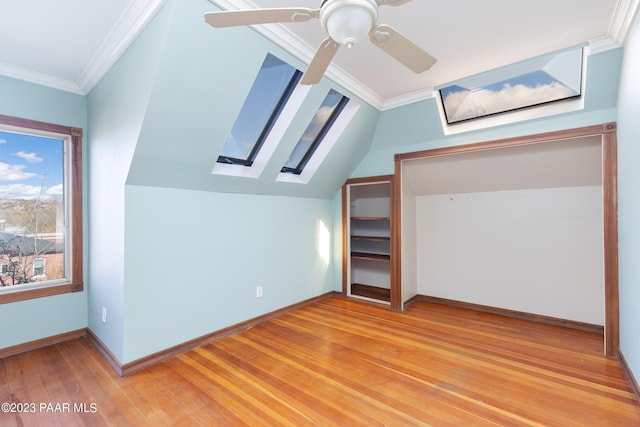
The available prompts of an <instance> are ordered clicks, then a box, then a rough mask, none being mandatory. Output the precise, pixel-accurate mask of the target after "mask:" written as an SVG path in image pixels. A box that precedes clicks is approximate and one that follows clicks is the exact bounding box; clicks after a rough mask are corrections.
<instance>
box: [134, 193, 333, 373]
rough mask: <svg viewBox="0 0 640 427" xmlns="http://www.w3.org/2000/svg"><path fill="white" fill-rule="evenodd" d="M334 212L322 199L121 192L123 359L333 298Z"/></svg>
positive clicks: (326, 201)
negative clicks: (258, 293)
mask: <svg viewBox="0 0 640 427" xmlns="http://www.w3.org/2000/svg"><path fill="white" fill-rule="evenodd" d="M332 212H333V203H332V201H331V200H325V199H311V198H296V197H280V196H260V195H244V194H225V193H215V192H203V191H194V190H182V189H167V188H152V187H146V186H133V185H128V186H127V190H126V239H125V241H126V243H125V253H126V265H125V283H126V286H125V290H124V294H125V309H124V317H125V319H126V323H125V333H124V359H123V360H124V361H125V362H128V361H131V360H135V359H137V358H140V357H142V356H145V355H147V354H150V353H153V352H156V351H160V350H163V349H166V348H168V347H171V346H173V345H176V344H179V343H182V342H184V341H187V340H190V339H192V338H195V337H198V336H202V335H205V334H208V333H210V332H212V331H216V330H219V329H222V328H224V327H227V326H230V325H233V324H236V323H239V322H242V321H244V320H247V319H251V318H253V317H257V316H259V315H262V314H265V313H269V312H272V311H274V310H277V309H279V308H282V307H285V306H287V305H291V304H295V303H297V302H299V301H302V300H305V299H308V298H312V297H315V296H317V295H320V294H323V293H326V292H329V291H331V290H333V289H334V273H333V272H332V267H331V249H332V245H333V239H336V238H337V239H338V240H339V239H340V236H337V237H336V236H333V235H332ZM256 286H262V287H263V290H264V296H263V297H262V298H256Z"/></svg>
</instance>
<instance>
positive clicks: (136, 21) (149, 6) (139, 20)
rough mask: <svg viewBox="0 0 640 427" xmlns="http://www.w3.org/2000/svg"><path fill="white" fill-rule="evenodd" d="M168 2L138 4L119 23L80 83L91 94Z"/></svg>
mask: <svg viewBox="0 0 640 427" xmlns="http://www.w3.org/2000/svg"><path fill="white" fill-rule="evenodd" d="M163 3H164V0H134V1H132V2H131V3H130V4H129V6H128V7H127V9H126V10H125V11H124V12H123V14H122V15H121V16H120V19H118V22H117V23H116V25H115V26H114V27H113V29H112V30H111V32H110V33H109V35H108V36H107V38H106V39H105V40H104V42H103V43H102V45H101V46H100V47H99V48H98V51H97V52H96V54H95V55H94V56H93V58H91V61H89V64H88V65H87V67H86V68H85V69H84V71H83V72H82V74H81V75H80V78H79V79H78V86H79V87H80V89H81V90H82V93H84V94H87V93H89V92H90V91H91V89H93V88H94V86H95V85H96V84H98V82H99V81H100V79H102V77H104V76H105V74H107V73H108V72H109V70H110V69H111V67H113V65H115V63H116V62H117V61H118V59H119V58H120V56H122V54H124V52H125V51H126V50H127V48H128V47H129V46H130V45H131V44H132V43H133V42H134V41H135V39H136V38H137V37H138V36H139V35H140V33H141V32H142V30H143V29H144V28H145V27H146V26H147V24H148V23H149V21H151V19H152V18H153V17H154V16H155V14H156V13H157V12H158V10H160V7H161V6H162V4H163Z"/></svg>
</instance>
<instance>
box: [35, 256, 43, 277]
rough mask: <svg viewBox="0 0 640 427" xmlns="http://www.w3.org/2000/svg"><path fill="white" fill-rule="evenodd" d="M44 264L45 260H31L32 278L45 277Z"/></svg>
mask: <svg viewBox="0 0 640 427" xmlns="http://www.w3.org/2000/svg"><path fill="white" fill-rule="evenodd" d="M45 264H46V259H45V258H36V259H34V260H33V277H42V276H44V275H45V273H44V266H45Z"/></svg>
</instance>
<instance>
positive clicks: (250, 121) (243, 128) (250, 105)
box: [218, 54, 301, 166]
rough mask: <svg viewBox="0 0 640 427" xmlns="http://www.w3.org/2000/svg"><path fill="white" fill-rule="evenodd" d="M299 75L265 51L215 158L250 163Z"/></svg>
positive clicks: (224, 161) (220, 160)
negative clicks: (236, 115) (238, 112)
mask: <svg viewBox="0 0 640 427" xmlns="http://www.w3.org/2000/svg"><path fill="white" fill-rule="evenodd" d="M300 76H301V73H300V72H299V71H298V70H296V69H295V68H294V67H292V66H291V65H289V64H287V63H285V62H282V61H281V60H280V59H278V58H276V57H275V56H273V55H270V54H269V55H267V58H266V59H265V60H264V63H263V64H262V67H261V68H260V71H259V72H258V76H257V77H256V80H255V82H254V83H253V86H252V87H251V91H250V92H249V95H248V96H247V99H246V100H245V103H244V105H243V106H242V109H241V110H240V114H239V115H238V118H237V119H236V122H235V124H234V125H233V128H232V129H231V134H230V135H229V137H228V138H227V140H226V142H225V144H224V147H222V152H221V153H220V157H219V158H218V161H219V162H223V163H241V164H246V165H247V166H250V165H251V162H253V159H254V158H255V156H256V154H257V152H258V150H259V149H260V145H261V144H262V141H263V140H264V138H265V137H266V136H267V135H268V133H269V131H270V130H271V126H272V125H273V122H275V120H276V119H277V118H278V115H279V114H280V111H281V110H282V107H283V106H284V104H285V103H286V101H287V99H288V97H289V95H290V94H291V92H292V91H293V87H294V86H295V84H296V83H297V82H298V80H299V79H300Z"/></svg>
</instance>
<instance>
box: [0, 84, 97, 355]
mask: <svg viewBox="0 0 640 427" xmlns="http://www.w3.org/2000/svg"><path fill="white" fill-rule="evenodd" d="M0 114H2V115H7V116H13V117H20V118H25V119H30V120H38V121H43V122H47V123H54V124H59V125H63V126H73V127H78V128H82V129H83V133H84V135H83V136H84V140H85V141H86V130H87V116H86V100H85V98H84V97H83V96H80V95H74V94H70V93H67V92H63V91H60V90H56V89H52V88H48V87H44V86H39V85H35V84H31V83H27V82H24V81H21V80H15V79H11V78H8V77H2V76H0ZM84 150H86V145H85V144H84V143H83V151H84ZM83 157H84V158H85V159H86V154H84V153H83ZM85 161H86V160H85ZM83 180H84V184H85V188H86V171H83ZM85 194H86V193H85ZM84 203H85V204H86V200H85V201H84ZM85 222H86V221H85ZM84 240H85V242H86V241H87V236H86V227H85V236H84ZM85 247H86V244H85ZM85 259H86V250H85ZM86 267H87V266H86V264H85V291H84V292H78V293H73V294H64V295H56V296H52V297H44V298H38V299H32V300H27V301H20V302H15V303H9V304H2V305H0V324H2V325H14V326H16V327H10V328H9V327H5V328H3V329H2V334H0V348H4V347H11V346H14V345H18V344H23V343H26V342H30V341H34V340H38V339H41V338H46V337H50V336H53V335H58V334H62V333H65V332H70V331H74V330H77V329H82V328H86V326H87V290H86V289H87V280H86V277H87V272H86Z"/></svg>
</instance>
